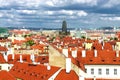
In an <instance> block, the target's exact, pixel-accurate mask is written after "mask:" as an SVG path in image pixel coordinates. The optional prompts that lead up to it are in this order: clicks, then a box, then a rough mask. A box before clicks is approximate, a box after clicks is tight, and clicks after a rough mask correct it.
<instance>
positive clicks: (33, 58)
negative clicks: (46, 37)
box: [30, 54, 35, 62]
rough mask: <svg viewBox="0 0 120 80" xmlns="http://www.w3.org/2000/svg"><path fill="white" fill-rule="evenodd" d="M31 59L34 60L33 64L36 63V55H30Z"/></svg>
mask: <svg viewBox="0 0 120 80" xmlns="http://www.w3.org/2000/svg"><path fill="white" fill-rule="evenodd" d="M30 59H31V60H32V62H34V61H35V55H34V54H31V55H30Z"/></svg>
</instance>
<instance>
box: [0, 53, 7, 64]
mask: <svg viewBox="0 0 120 80" xmlns="http://www.w3.org/2000/svg"><path fill="white" fill-rule="evenodd" d="M5 62H6V61H5V59H4V57H3V55H2V54H1V53H0V63H5Z"/></svg>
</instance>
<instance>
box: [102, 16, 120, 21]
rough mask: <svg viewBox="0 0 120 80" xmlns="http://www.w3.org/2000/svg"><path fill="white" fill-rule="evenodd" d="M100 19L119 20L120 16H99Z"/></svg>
mask: <svg viewBox="0 0 120 80" xmlns="http://www.w3.org/2000/svg"><path fill="white" fill-rule="evenodd" d="M100 19H101V20H109V21H120V17H101V18H100Z"/></svg>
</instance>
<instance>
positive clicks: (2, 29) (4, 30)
mask: <svg viewBox="0 0 120 80" xmlns="http://www.w3.org/2000/svg"><path fill="white" fill-rule="evenodd" d="M7 32H8V29H7V28H3V27H0V33H7Z"/></svg>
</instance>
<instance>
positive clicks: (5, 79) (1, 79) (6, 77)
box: [0, 70, 16, 80]
mask: <svg viewBox="0 0 120 80" xmlns="http://www.w3.org/2000/svg"><path fill="white" fill-rule="evenodd" d="M0 80H16V79H15V77H14V76H13V75H11V74H10V73H9V72H7V71H5V70H2V71H0Z"/></svg>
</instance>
